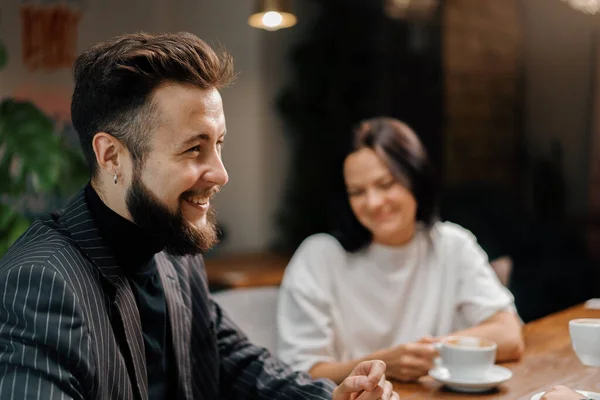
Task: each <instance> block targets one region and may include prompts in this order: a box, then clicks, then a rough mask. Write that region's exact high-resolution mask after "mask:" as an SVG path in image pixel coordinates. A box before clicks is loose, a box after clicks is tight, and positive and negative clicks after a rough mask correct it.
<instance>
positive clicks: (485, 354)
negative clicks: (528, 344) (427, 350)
mask: <svg viewBox="0 0 600 400" xmlns="http://www.w3.org/2000/svg"><path fill="white" fill-rule="evenodd" d="M497 347H498V346H497V345H496V343H494V342H493V341H491V340H487V339H481V338H477V337H472V336H449V337H446V338H444V339H443V340H442V341H441V342H440V343H439V345H438V350H439V352H440V358H441V363H442V366H443V367H444V368H446V369H447V370H448V372H449V373H450V376H451V377H452V379H459V380H481V379H484V378H485V376H486V374H487V372H488V371H489V369H490V368H491V367H492V366H493V365H494V363H495V362H496V348H497Z"/></svg>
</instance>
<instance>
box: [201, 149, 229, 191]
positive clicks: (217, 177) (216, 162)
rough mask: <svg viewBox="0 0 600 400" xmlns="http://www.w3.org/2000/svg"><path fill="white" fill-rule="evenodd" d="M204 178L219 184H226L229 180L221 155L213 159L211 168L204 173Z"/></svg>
mask: <svg viewBox="0 0 600 400" xmlns="http://www.w3.org/2000/svg"><path fill="white" fill-rule="evenodd" d="M203 179H204V180H205V181H207V182H210V183H214V184H215V185H218V186H224V185H225V184H227V182H228V181H229V175H228V174H227V170H226V169H225V165H224V164H223V160H222V159H221V157H220V156H215V157H213V159H212V160H211V163H210V168H209V169H208V171H206V172H205V173H204V176H203Z"/></svg>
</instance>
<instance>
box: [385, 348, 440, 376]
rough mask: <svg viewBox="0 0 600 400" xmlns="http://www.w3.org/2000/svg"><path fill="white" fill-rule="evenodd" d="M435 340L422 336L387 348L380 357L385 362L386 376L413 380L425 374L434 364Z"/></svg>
mask: <svg viewBox="0 0 600 400" xmlns="http://www.w3.org/2000/svg"><path fill="white" fill-rule="evenodd" d="M435 342H436V340H435V339H434V338H431V337H424V338H423V339H421V340H419V341H418V342H415V343H403V344H401V345H398V346H396V347H393V348H391V349H389V351H388V353H387V354H386V355H385V356H384V357H382V358H383V360H384V361H385V363H386V364H387V372H386V373H387V376H388V377H390V378H393V379H396V380H399V381H403V382H409V381H415V380H417V379H419V378H420V377H422V376H424V375H427V372H429V370H430V369H432V368H433V367H434V366H435V364H434V360H435V358H436V357H437V356H438V351H437V349H436V347H435V346H434V343H435Z"/></svg>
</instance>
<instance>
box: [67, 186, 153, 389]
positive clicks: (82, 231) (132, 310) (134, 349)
mask: <svg viewBox="0 0 600 400" xmlns="http://www.w3.org/2000/svg"><path fill="white" fill-rule="evenodd" d="M63 218H64V220H65V224H66V226H67V229H68V230H69V233H70V234H71V237H72V238H73V240H75V242H76V243H77V245H78V246H79V247H80V248H81V250H82V251H83V252H84V253H85V254H86V255H87V256H88V258H89V259H90V260H91V261H92V262H93V263H94V264H95V265H96V266H97V267H98V269H99V271H100V274H101V275H102V276H103V277H104V278H105V279H106V281H108V282H109V283H110V285H111V287H112V289H113V290H114V292H113V293H112V294H113V296H111V297H112V298H111V300H112V306H113V307H114V309H115V310H116V311H117V314H118V317H119V321H118V322H119V323H120V326H121V327H122V331H123V333H124V335H125V337H124V338H122V339H124V340H122V341H121V343H119V346H120V347H121V348H122V349H126V350H127V351H126V352H125V354H123V357H125V359H126V360H128V362H127V364H128V365H131V366H132V367H133V370H134V374H133V375H134V376H130V378H131V379H132V380H133V381H134V384H133V387H134V390H135V388H137V397H138V398H140V399H147V398H148V375H147V371H146V357H145V352H144V338H143V336H142V324H141V320H140V314H139V311H138V308H137V305H136V303H135V298H134V295H133V291H132V290H131V287H130V286H129V282H128V281H127V279H126V278H125V277H124V276H123V274H122V271H121V268H119V265H118V264H117V261H116V259H115V257H114V255H113V252H112V250H111V249H110V248H109V247H108V246H106V244H105V243H104V241H103V240H102V237H101V236H100V233H99V231H98V228H97V227H96V224H95V223H94V220H93V218H92V214H91V212H90V210H89V207H88V204H87V202H86V201H85V194H84V191H83V190H82V191H80V192H79V193H78V194H77V195H76V196H75V197H74V198H73V200H71V202H70V203H69V205H68V206H67V208H66V209H65V212H64V214H63ZM115 322H116V321H115ZM116 334H117V336H119V333H118V332H116Z"/></svg>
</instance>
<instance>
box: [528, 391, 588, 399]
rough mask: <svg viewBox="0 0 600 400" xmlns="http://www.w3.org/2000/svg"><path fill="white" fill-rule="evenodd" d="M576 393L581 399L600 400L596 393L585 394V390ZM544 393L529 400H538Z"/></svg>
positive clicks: (537, 394)
mask: <svg viewBox="0 0 600 400" xmlns="http://www.w3.org/2000/svg"><path fill="white" fill-rule="evenodd" d="M576 392H577V393H580V394H581V396H582V398H584V397H585V398H588V399H593V400H600V393H596V392H587V391H585V390H579V389H578V390H576ZM544 393H546V392H539V393H536V394H534V395H533V396H532V397H531V399H530V400H540V399H541V398H542V396H543V395H544Z"/></svg>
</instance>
